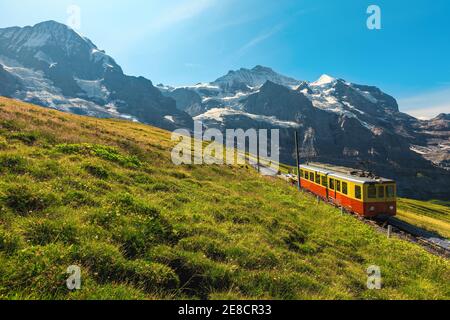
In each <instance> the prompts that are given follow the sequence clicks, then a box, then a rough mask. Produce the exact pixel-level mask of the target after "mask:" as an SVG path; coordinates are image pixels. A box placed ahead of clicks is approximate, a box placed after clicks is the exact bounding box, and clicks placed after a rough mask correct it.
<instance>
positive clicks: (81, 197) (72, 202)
mask: <svg viewBox="0 0 450 320" xmlns="http://www.w3.org/2000/svg"><path fill="white" fill-rule="evenodd" d="M62 203H63V204H65V205H69V206H71V207H74V208H79V207H83V206H91V207H92V206H96V205H97V204H98V202H97V201H95V200H94V199H93V198H92V197H91V196H90V195H89V194H88V193H87V192H84V191H78V190H76V191H73V190H70V191H67V192H66V193H65V194H64V196H63V198H62Z"/></svg>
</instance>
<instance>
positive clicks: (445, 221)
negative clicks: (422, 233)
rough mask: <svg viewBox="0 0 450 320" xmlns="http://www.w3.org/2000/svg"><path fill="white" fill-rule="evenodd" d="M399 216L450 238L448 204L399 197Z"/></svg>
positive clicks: (449, 208) (449, 211)
mask: <svg viewBox="0 0 450 320" xmlns="http://www.w3.org/2000/svg"><path fill="white" fill-rule="evenodd" d="M398 218H399V219H401V220H404V221H406V222H408V223H411V224H413V225H416V226H418V227H421V228H424V229H427V230H429V231H433V232H437V233H438V234H440V235H442V236H444V237H447V238H450V207H449V206H448V204H445V203H442V202H432V201H428V202H425V201H418V200H412V199H399V201H398Z"/></svg>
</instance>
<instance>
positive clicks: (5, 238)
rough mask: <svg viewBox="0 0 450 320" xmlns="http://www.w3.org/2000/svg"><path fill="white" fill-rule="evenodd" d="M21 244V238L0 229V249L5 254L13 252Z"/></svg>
mask: <svg viewBox="0 0 450 320" xmlns="http://www.w3.org/2000/svg"><path fill="white" fill-rule="evenodd" d="M21 245H22V242H21V239H20V237H19V236H18V235H13V234H11V233H8V232H6V231H5V230H2V229H0V251H3V252H5V253H6V254H13V253H14V252H16V251H17V250H18V249H19V248H20V247H21Z"/></svg>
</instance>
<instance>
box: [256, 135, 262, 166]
mask: <svg viewBox="0 0 450 320" xmlns="http://www.w3.org/2000/svg"><path fill="white" fill-rule="evenodd" d="M256 139H257V141H258V143H257V144H256V145H257V148H256V158H257V162H258V163H257V165H258V173H261V163H260V160H259V133H257V134H256Z"/></svg>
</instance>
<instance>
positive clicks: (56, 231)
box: [25, 221, 79, 246]
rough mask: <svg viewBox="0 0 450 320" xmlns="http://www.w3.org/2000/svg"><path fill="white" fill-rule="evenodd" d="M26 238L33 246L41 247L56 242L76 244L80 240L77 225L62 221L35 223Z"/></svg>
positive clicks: (27, 232) (30, 227) (29, 228)
mask: <svg viewBox="0 0 450 320" xmlns="http://www.w3.org/2000/svg"><path fill="white" fill-rule="evenodd" d="M25 236H26V238H27V239H28V240H29V241H30V242H31V243H32V244H35V245H41V246H43V245H47V244H50V243H55V242H62V243H65V244H75V243H77V242H78V240H79V239H78V230H77V228H76V227H75V225H71V224H68V223H65V222H61V221H40V222H37V223H36V222H34V223H33V224H31V225H30V226H29V227H28V230H27V231H26V233H25Z"/></svg>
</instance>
